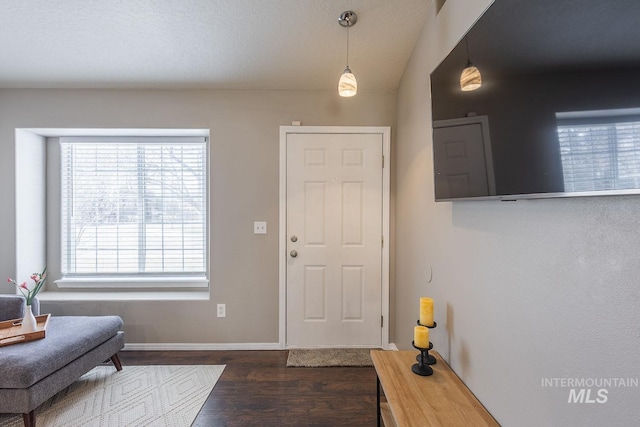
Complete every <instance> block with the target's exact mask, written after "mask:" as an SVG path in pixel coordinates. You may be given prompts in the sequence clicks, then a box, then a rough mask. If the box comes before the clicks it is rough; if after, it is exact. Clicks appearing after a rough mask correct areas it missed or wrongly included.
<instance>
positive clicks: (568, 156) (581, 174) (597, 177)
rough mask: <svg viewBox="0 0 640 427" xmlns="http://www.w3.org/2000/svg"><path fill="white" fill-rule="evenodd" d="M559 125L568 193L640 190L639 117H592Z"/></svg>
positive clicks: (561, 121)
mask: <svg viewBox="0 0 640 427" xmlns="http://www.w3.org/2000/svg"><path fill="white" fill-rule="evenodd" d="M616 112H619V110H616ZM558 123H559V126H558V139H559V142H560V155H561V159H562V168H563V176H564V185H565V191H594V190H624V189H633V188H640V173H639V172H638V171H640V118H639V117H638V116H637V115H635V116H633V115H629V116H621V115H617V116H600V117H595V116H591V117H586V118H579V119H575V118H574V119H572V120H559V121H558Z"/></svg>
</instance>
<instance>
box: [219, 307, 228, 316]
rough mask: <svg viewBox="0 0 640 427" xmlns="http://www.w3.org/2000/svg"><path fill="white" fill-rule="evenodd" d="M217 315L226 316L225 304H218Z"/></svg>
mask: <svg viewBox="0 0 640 427" xmlns="http://www.w3.org/2000/svg"><path fill="white" fill-rule="evenodd" d="M218 317H227V306H226V305H225V304H218Z"/></svg>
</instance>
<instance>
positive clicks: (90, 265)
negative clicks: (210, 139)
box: [60, 137, 207, 280]
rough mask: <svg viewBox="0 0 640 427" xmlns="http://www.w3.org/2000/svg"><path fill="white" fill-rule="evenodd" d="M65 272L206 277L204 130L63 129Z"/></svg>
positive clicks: (68, 276) (65, 275)
mask: <svg viewBox="0 0 640 427" xmlns="http://www.w3.org/2000/svg"><path fill="white" fill-rule="evenodd" d="M60 150H61V154H60V158H61V223H62V224H61V272H62V274H63V278H64V279H73V278H78V277H98V278H100V277H102V278H118V277H126V278H131V277H135V278H138V279H140V280H143V279H144V277H145V276H149V277H154V278H157V277H167V278H169V277H170V278H173V279H176V278H181V277H182V278H185V279H186V278H187V277H200V278H202V277H204V276H205V275H206V267H207V180H206V176H207V165H206V160H207V147H206V138H204V137H162V138H159V137H114V138H105V137H63V138H61V139H60Z"/></svg>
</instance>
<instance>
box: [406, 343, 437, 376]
mask: <svg viewBox="0 0 640 427" xmlns="http://www.w3.org/2000/svg"><path fill="white" fill-rule="evenodd" d="M411 345H412V346H413V348H416V349H418V350H420V354H419V355H418V363H416V364H414V365H412V366H411V371H412V372H413V373H414V374H417V375H420V376H423V377H428V376H429V375H433V368H432V367H431V366H429V363H427V358H428V356H429V350H431V349H432V348H433V344H431V341H429V347H427V348H423V347H417V346H416V344H415V342H414V341H411ZM431 357H433V356H431Z"/></svg>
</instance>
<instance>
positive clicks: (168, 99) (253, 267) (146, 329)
mask: <svg viewBox="0 0 640 427" xmlns="http://www.w3.org/2000/svg"><path fill="white" fill-rule="evenodd" d="M395 118H396V93H395V91H389V92H375V93H367V92H366V91H362V92H361V93H358V96H357V97H355V98H351V99H341V98H339V96H338V95H337V93H334V92H333V91H331V92H324V91H242V90H239V91H210V90H175V91H170V90H168V91H160V90H139V91H136V90H122V91H118V90H0V150H1V155H0V182H1V183H2V185H0V200H4V201H5V208H3V209H0V240H1V241H2V244H1V245H0V277H15V274H16V239H15V233H16V230H15V223H16V218H15V216H16V215H15V200H16V195H15V175H16V170H15V143H14V141H15V129H16V128H47V127H53V128H67V127H68V128H103V127H105V128H110V127H114V128H198V129H202V128H206V129H210V130H211V150H210V154H211V159H210V169H211V173H210V176H211V183H210V189H211V195H210V197H211V211H210V215H211V224H210V226H211V233H212V238H211V258H210V265H211V275H210V279H211V298H210V300H209V301H193V302H184V301H135V302H131V301H126V300H122V301H110V302H108V301H100V302H64V303H63V302H44V303H43V310H44V311H45V312H51V313H53V314H76V315H82V314H118V315H120V316H122V317H123V319H124V321H125V332H126V334H127V342H128V343H205V344H216V343H223V344H224V343H277V342H278V253H277V251H278V239H277V236H278V201H279V198H278V197H279V195H278V176H279V175H278V174H279V169H278V168H279V164H278V159H279V157H278V150H279V126H281V125H291V121H292V120H300V121H302V124H303V125H318V126H324V125H335V126H347V125H348V126H392V127H395ZM20 173H29V171H28V170H23V171H20ZM43 206H44V202H42V203H40V202H38V201H36V202H35V203H33V206H31V208H32V209H43ZM256 220H265V221H267V222H268V231H269V233H268V234H267V235H266V236H261V235H254V234H253V221H256ZM38 264H39V262H38ZM31 268H32V269H35V270H37V269H39V268H41V267H40V266H39V265H35V266H33V267H31ZM10 292H13V289H12V288H11V286H9V284H8V283H7V282H6V281H2V282H0V293H10ZM218 303H225V304H226V305H227V317H226V318H217V317H216V304H218Z"/></svg>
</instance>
